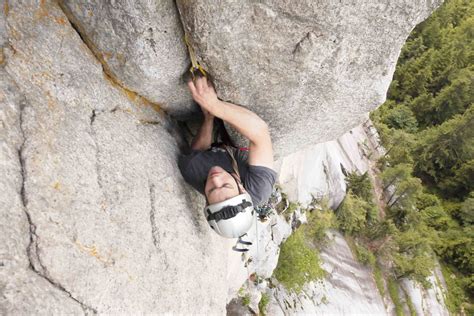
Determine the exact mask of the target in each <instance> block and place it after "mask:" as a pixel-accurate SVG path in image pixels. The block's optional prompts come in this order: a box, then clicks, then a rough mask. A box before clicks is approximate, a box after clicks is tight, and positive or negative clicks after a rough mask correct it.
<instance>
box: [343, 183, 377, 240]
mask: <svg viewBox="0 0 474 316" xmlns="http://www.w3.org/2000/svg"><path fill="white" fill-rule="evenodd" d="M370 207H371V206H370V204H369V203H367V202H366V201H364V200H363V199H361V198H359V197H357V196H356V195H355V194H354V193H352V191H350V190H349V191H348V192H347V194H346V196H345V197H344V200H343V201H342V203H341V205H339V207H338V208H337V210H336V216H337V220H338V222H339V228H340V229H341V230H342V231H344V232H345V233H348V234H354V233H357V232H359V231H360V230H361V229H362V228H364V227H365V225H366V221H367V211H368V210H369V209H370Z"/></svg>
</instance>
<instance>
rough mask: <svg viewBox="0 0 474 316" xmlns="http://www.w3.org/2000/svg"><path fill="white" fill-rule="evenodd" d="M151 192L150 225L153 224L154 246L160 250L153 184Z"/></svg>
mask: <svg viewBox="0 0 474 316" xmlns="http://www.w3.org/2000/svg"><path fill="white" fill-rule="evenodd" d="M148 187H149V190H150V224H151V236H152V238H153V244H154V245H155V247H156V249H158V250H160V248H159V246H158V245H159V243H160V240H159V239H160V237H159V235H158V228H157V226H156V218H155V213H156V209H155V185H154V184H153V183H149V184H148Z"/></svg>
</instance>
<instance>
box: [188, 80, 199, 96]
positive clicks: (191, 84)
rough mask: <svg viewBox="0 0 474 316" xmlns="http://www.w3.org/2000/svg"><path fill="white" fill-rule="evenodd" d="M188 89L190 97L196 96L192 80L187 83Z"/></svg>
mask: <svg viewBox="0 0 474 316" xmlns="http://www.w3.org/2000/svg"><path fill="white" fill-rule="evenodd" d="M188 88H189V91H191V94H192V95H196V94H197V92H196V86H195V85H194V82H193V81H192V80H190V81H188Z"/></svg>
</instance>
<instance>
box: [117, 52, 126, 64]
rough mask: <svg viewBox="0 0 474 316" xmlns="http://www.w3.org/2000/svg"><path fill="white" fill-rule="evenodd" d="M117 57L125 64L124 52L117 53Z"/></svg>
mask: <svg viewBox="0 0 474 316" xmlns="http://www.w3.org/2000/svg"><path fill="white" fill-rule="evenodd" d="M115 58H116V59H117V61H118V62H119V63H120V64H122V65H123V64H125V56H123V54H122V53H117V54H115Z"/></svg>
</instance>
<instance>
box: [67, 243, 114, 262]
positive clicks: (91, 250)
mask: <svg viewBox="0 0 474 316" xmlns="http://www.w3.org/2000/svg"><path fill="white" fill-rule="evenodd" d="M75 243H76V245H77V246H78V247H79V249H80V250H81V251H82V252H84V253H86V254H88V255H89V256H91V257H94V258H96V259H97V260H98V261H100V262H102V263H103V264H105V265H111V264H113V260H111V259H110V258H105V257H103V256H102V255H101V254H100V253H99V251H98V250H97V247H96V246H95V245H92V246H86V245H83V244H81V243H80V242H79V241H77V240H76V241H75Z"/></svg>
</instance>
